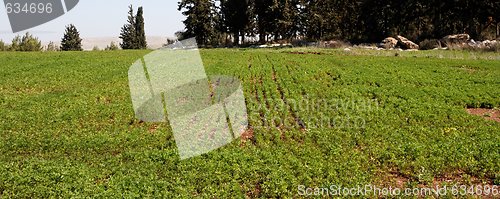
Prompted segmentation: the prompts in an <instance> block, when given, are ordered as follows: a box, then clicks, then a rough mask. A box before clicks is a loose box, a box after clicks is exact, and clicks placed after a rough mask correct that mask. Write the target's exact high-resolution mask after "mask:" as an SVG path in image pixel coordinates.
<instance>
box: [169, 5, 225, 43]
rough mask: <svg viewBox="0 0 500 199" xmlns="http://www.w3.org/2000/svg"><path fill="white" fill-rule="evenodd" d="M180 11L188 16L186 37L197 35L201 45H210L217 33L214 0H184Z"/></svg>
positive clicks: (185, 21) (179, 8) (185, 22)
mask: <svg viewBox="0 0 500 199" xmlns="http://www.w3.org/2000/svg"><path fill="white" fill-rule="evenodd" d="M178 10H179V11H182V14H183V15H185V16H186V20H184V21H183V23H184V25H185V26H186V30H185V32H184V37H187V38H190V37H196V41H197V43H198V44H199V45H209V44H210V43H211V42H212V39H213V38H214V36H216V33H215V28H214V26H215V23H214V22H215V20H214V18H215V15H214V14H215V13H213V12H212V11H213V10H215V3H214V2H213V1H212V0H182V1H181V2H179V7H178Z"/></svg>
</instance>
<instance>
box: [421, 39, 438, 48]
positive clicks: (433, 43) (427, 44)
mask: <svg viewBox="0 0 500 199" xmlns="http://www.w3.org/2000/svg"><path fill="white" fill-rule="evenodd" d="M419 46H420V50H432V49H435V48H441V42H440V41H439V40H437V39H426V40H424V41H422V42H420V44H419Z"/></svg>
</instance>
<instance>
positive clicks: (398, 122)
mask: <svg viewBox="0 0 500 199" xmlns="http://www.w3.org/2000/svg"><path fill="white" fill-rule="evenodd" d="M313 51H318V52H313ZM149 52H150V51H110V52H40V53H11V52H6V53H0V63H1V64H0V198H1V197H2V196H3V197H7V198H8V197H11V196H12V197H23V198H24V197H44V198H45V197H50V196H56V197H63V198H67V197H77V196H95V197H121V196H123V197H148V196H149V197H153V196H156V197H158V196H163V197H168V198H171V197H178V196H181V197H186V198H189V197H194V196H199V197H215V198H225V197H229V196H233V197H234V196H240V197H244V196H247V197H265V198H268V197H279V196H281V197H290V196H296V195H297V194H298V193H297V187H298V186H299V185H305V186H307V187H329V186H330V185H339V186H344V187H354V186H358V185H361V186H363V185H366V184H374V185H380V186H391V185H392V186H404V187H418V186H430V185H432V184H433V183H449V184H453V183H454V182H457V183H461V184H466V185H477V184H484V185H499V184H500V123H498V122H495V121H488V120H485V119H483V118H481V117H478V116H473V115H469V114H468V113H467V112H466V108H472V107H476V108H491V109H493V108H498V107H500V62H499V61H498V59H499V58H500V56H499V55H498V54H493V53H491V54H486V53H478V54H471V53H468V52H458V51H427V52H398V53H397V54H396V52H395V51H377V52H373V51H372V52H368V51H362V50H359V51H356V50H353V51H349V52H345V51H343V50H318V49H316V50H315V49H285V50H243V49H242V50H229V49H213V50H201V55H202V58H203V61H204V65H205V69H206V71H207V73H208V74H209V75H230V76H235V77H238V78H239V79H241V80H242V82H243V87H244V93H245V98H246V102H247V108H248V112H249V119H250V121H249V122H250V125H251V126H252V130H251V131H253V137H252V138H248V139H245V140H239V139H238V140H235V141H234V142H232V143H231V144H229V145H227V146H225V147H222V148H220V149H218V150H216V151H212V152H210V153H208V154H204V155H202V156H198V157H195V158H191V159H188V160H183V161H180V160H179V156H178V155H177V154H178V153H177V149H176V145H175V140H174V139H173V135H172V132H171V131H170V130H169V127H168V124H163V123H145V122H141V121H138V120H137V119H135V116H134V110H133V108H132V102H131V98H130V91H129V87H128V78H127V74H128V68H129V67H130V66H131V64H132V63H133V62H134V61H136V60H137V59H140V58H141V57H142V56H144V55H146V54H147V53H149ZM297 52H301V53H297ZM374 55H375V56H374ZM395 55H396V56H395ZM300 101H302V102H304V101H305V102H306V103H305V104H308V105H307V106H303V105H300V103H297V102H300ZM321 102H337V105H339V106H322V105H323V104H324V103H321ZM297 104H299V105H297ZM318 104H319V105H318ZM326 104H327V103H326ZM316 105H317V106H316ZM315 119H319V120H315ZM325 119H326V121H328V122H325V123H321V122H318V121H324V120H325ZM331 119H334V120H335V121H334V122H332V120H331Z"/></svg>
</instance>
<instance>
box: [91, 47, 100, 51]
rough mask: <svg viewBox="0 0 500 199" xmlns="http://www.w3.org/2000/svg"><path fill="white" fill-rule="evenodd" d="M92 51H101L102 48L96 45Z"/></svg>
mask: <svg viewBox="0 0 500 199" xmlns="http://www.w3.org/2000/svg"><path fill="white" fill-rule="evenodd" d="M92 51H101V49H99V46H94V48H92Z"/></svg>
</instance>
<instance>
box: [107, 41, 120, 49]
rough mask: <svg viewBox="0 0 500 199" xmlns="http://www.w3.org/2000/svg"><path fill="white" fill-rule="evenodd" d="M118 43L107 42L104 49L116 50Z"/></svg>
mask: <svg viewBox="0 0 500 199" xmlns="http://www.w3.org/2000/svg"><path fill="white" fill-rule="evenodd" d="M118 49H119V48H118V45H116V44H115V42H113V41H112V42H111V43H110V44H109V46H106V48H105V49H104V50H118Z"/></svg>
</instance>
